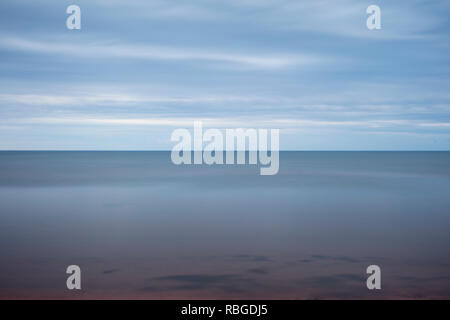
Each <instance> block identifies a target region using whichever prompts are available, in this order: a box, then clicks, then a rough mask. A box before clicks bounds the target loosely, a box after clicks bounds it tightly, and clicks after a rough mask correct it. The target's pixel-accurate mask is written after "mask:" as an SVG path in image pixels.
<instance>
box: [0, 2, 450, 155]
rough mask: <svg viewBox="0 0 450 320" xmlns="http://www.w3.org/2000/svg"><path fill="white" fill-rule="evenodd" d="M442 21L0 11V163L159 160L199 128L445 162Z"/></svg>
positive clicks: (197, 8) (448, 146)
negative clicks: (8, 155) (53, 155)
mask: <svg viewBox="0 0 450 320" xmlns="http://www.w3.org/2000/svg"><path fill="white" fill-rule="evenodd" d="M71 4H77V5H79V6H80V7H81V12H82V25H81V26H82V28H81V30H68V29H67V28H66V25H65V21H66V18H67V17H68V14H66V8H67V7H68V6H69V5H71ZM371 4H377V5H379V6H380V8H381V18H382V29H381V30H374V31H370V30H368V29H367V28H366V18H367V14H366V8H367V7H368V6H369V5H371ZM449 15H450V2H449V1H440V0H436V1H417V0H408V1H406V0H398V1H385V0H335V1H325V0H314V1H313V0H308V1H285V0H227V1H213V0H196V1H194V0H193V1H170V0H155V1H150V0H149V1H140V0H128V1H116V0H86V1H81V0H73V1H51V0H36V1H24V0H2V1H1V3H0V149H3V150H16V149H18V150H24V149H26V150H35V149H44V150H48V149H51V150H67V149H68V150H170V149H171V148H172V146H173V144H174V143H172V142H171V141H170V134H171V132H172V131H173V130H174V129H176V128H183V127H185V128H192V125H193V121H194V120H203V122H204V126H205V127H214V128H234V127H246V128H279V129H280V146H281V148H282V149H284V150H450V103H449V102H450V92H449V85H450V78H449V75H450V41H449V40H450V19H449V18H448V17H449Z"/></svg>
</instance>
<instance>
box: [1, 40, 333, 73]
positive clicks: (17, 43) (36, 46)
mask: <svg viewBox="0 0 450 320" xmlns="http://www.w3.org/2000/svg"><path fill="white" fill-rule="evenodd" d="M0 46H1V47H4V48H7V49H15V50H21V51H27V52H37V53H43V54H61V55H68V56H82V57H90V58H134V59H146V60H167V61H171V60H172V61H201V62H208V61H209V62H217V63H223V62H226V63H232V64H237V65H243V66H247V67H251V68H261V69H278V68H284V67H288V66H296V65H297V66H298V65H303V66H306V65H311V64H316V63H319V62H324V61H325V59H324V58H319V57H316V56H312V55H307V54H304V55H299V54H295V55H286V54H282V55H274V54H271V55H259V54H253V55H252V54H240V53H227V52H214V51H211V50H209V49H191V48H175V47H162V46H148V45H128V44H122V43H112V42H109V43H106V42H103V43H98V42H95V43H94V42H85V43H72V42H70V43H61V42H60V41H55V42H42V41H33V40H27V39H22V38H11V37H10V38H6V37H4V38H2V39H1V40H0Z"/></svg>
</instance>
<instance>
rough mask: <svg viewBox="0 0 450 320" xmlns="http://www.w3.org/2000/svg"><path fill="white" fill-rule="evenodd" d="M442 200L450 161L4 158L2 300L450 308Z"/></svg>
mask: <svg viewBox="0 0 450 320" xmlns="http://www.w3.org/2000/svg"><path fill="white" fill-rule="evenodd" d="M449 195H450V152H281V154H280V171H279V173H278V175H275V176H261V175H259V169H258V168H257V167H256V166H211V167H209V166H207V165H196V166H194V165H187V166H186V165H184V166H175V165H173V164H172V162H171V160H170V153H169V152H0V298H55V297H56V298H288V299H291V298H311V299H314V298H380V297H385V298H450V250H449V245H450V232H449V231H450V196H449ZM71 264H76V265H79V266H80V267H81V270H82V288H83V290H82V291H81V292H72V291H68V290H67V289H66V277H67V275H66V273H65V269H66V267H67V266H68V265H71ZM371 264H376V265H379V266H380V267H381V270H382V290H379V291H376V292H375V291H369V290H367V288H366V283H365V280H366V277H367V275H366V273H365V272H366V267H367V266H369V265H371Z"/></svg>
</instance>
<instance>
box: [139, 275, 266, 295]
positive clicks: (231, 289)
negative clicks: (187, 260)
mask: <svg viewBox="0 0 450 320" xmlns="http://www.w3.org/2000/svg"><path fill="white" fill-rule="evenodd" d="M150 282H151V283H152V285H150V286H148V287H146V288H149V289H150V290H152V291H155V290H218V291H223V292H227V293H241V292H247V291H250V290H252V289H255V288H258V287H260V285H259V284H258V283H257V282H255V281H254V280H253V279H250V278H245V277H242V276H239V275H233V274H219V275H207V274H184V275H170V276H164V277H159V278H154V279H151V280H150ZM144 290H145V289H144Z"/></svg>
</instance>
